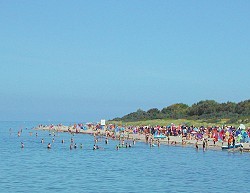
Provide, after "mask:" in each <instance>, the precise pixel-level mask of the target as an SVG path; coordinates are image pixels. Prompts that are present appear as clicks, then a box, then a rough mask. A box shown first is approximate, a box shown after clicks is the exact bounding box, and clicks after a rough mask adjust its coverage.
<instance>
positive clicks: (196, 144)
mask: <svg viewBox="0 0 250 193" xmlns="http://www.w3.org/2000/svg"><path fill="white" fill-rule="evenodd" d="M195 148H196V150H198V149H199V146H198V140H197V141H196V143H195Z"/></svg>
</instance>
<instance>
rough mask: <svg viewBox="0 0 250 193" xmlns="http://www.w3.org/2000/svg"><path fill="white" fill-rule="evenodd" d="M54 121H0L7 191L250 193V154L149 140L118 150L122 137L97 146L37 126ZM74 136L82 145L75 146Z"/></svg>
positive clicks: (2, 188) (1, 187) (83, 137)
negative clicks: (72, 145) (152, 143)
mask: <svg viewBox="0 0 250 193" xmlns="http://www.w3.org/2000/svg"><path fill="white" fill-rule="evenodd" d="M49 123H50V124H51V123H52V122H49ZM49 123H48V122H41V121H40V122H29V121H18V122H14V121H12V122H11V121H8V122H0V157H1V158H0V192H1V193H5V192H8V193H10V192H25V193H26V192H31V193H35V192H93V193H98V192H108V193H109V192H113V193H120V192H124V193H125V192H126V193H132V192H150V193H151V192H166V193H169V192H203V193H204V192H208V193H211V192H213V193H214V192H250V190H249V181H250V167H249V163H250V153H244V152H243V153H240V152H234V153H232V152H228V151H222V150H219V151H218V150H209V149H208V150H206V151H202V149H199V150H198V151H197V150H196V149H195V148H194V147H179V146H168V145H164V144H161V146H160V147H152V148H150V147H149V145H148V144H146V143H143V142H136V144H135V145H134V146H132V148H121V149H119V150H118V151H117V150H116V148H115V147H116V145H117V144H118V143H119V142H118V141H115V140H109V143H108V144H105V139H104V138H103V139H101V138H100V139H99V140H98V142H97V145H98V146H99V147H100V149H98V150H93V145H94V137H93V136H92V135H88V134H75V135H72V134H68V133H49V131H37V130H34V129H33V128H34V127H35V126H37V125H39V124H49ZM58 123H59V122H58ZM58 123H57V122H54V123H53V124H58ZM62 123H63V124H65V125H68V124H73V122H62ZM21 129H22V133H21V136H20V137H18V135H17V133H18V131H20V130H21ZM53 138H54V142H53ZM71 138H72V139H73V140H74V143H76V145H77V148H73V149H72V150H70V148H69V147H70V143H71ZM42 139H44V143H41V140H42ZM62 139H63V140H64V141H65V142H64V143H62ZM21 142H22V143H23V144H24V148H21ZM48 143H51V149H47V144H48ZM81 143H82V145H83V148H80V144H81Z"/></svg>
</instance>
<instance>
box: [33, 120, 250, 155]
mask: <svg viewBox="0 0 250 193" xmlns="http://www.w3.org/2000/svg"><path fill="white" fill-rule="evenodd" d="M34 130H43V131H51V132H67V133H70V134H90V135H93V136H94V137H95V136H96V137H98V136H104V137H106V136H107V132H110V131H108V130H106V129H94V128H89V129H85V130H83V129H79V130H78V129H77V128H74V126H65V125H56V126H54V125H53V126H43V125H39V126H38V127H35V128H34ZM113 133H114V132H113ZM114 135H115V137H111V136H108V138H110V139H114V140H117V141H121V140H136V141H138V142H143V143H149V142H147V141H146V135H145V134H143V133H128V134H123V136H122V137H121V134H117V133H115V134H114ZM126 135H127V137H125V136H126ZM149 138H152V141H153V144H155V142H158V143H160V145H167V146H173V147H174V146H176V147H193V148H196V147H195V146H196V143H197V145H198V149H203V140H201V139H199V140H197V139H185V138H182V137H181V136H169V141H168V139H167V137H166V138H164V139H159V140H158V139H154V137H153V135H152V134H150V135H149ZM222 145H227V144H226V142H223V143H222V142H218V141H217V142H215V144H214V141H213V138H207V142H206V148H205V150H208V149H209V150H216V151H218V150H221V151H223V150H222ZM242 145H243V148H241V149H240V148H232V149H227V151H228V152H237V151H244V152H250V144H249V143H242Z"/></svg>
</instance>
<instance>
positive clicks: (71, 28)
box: [0, 0, 250, 121]
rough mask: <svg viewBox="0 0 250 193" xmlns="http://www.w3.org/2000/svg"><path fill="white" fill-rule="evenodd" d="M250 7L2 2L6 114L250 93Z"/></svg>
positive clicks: (0, 95) (119, 109)
mask: <svg viewBox="0 0 250 193" xmlns="http://www.w3.org/2000/svg"><path fill="white" fill-rule="evenodd" d="M249 10H250V1H248V0H245V1H244V0H239V1H234V0H221V1H217V0H211V1H199V0H196V1H194V0H189V1H184V0H182V1H181V0H179V1H173V0H172V1H168V0H158V1H155V0H138V1H117V0H109V1H100V0H99V1H98V0H97V1H92V0H89V1H87V0H86V1H82V0H71V1H67V0H60V1H58V0H43V1H33V0H25V1H24V0H20V1H17V0H14V1H4V0H1V1H0V120H1V121H14V120H25V121H40V120H44V121H47V120H55V121H57V120H58V121H99V120H100V119H106V120H108V119H113V118H115V117H122V116H124V115H126V114H128V113H131V112H134V111H136V110H137V109H142V110H145V111H147V110H149V109H151V108H158V109H160V110H161V109H162V108H164V107H166V106H169V105H172V104H175V103H185V104H188V105H192V104H193V103H197V102H199V101H201V100H208V99H209V100H216V101H217V102H227V101H231V102H240V101H244V100H247V99H249V98H250V97H249V96H250V76H249V75H250V35H249V34H250V22H249V21H250V11H249Z"/></svg>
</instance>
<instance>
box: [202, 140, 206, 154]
mask: <svg viewBox="0 0 250 193" xmlns="http://www.w3.org/2000/svg"><path fill="white" fill-rule="evenodd" d="M202 147H203V151H205V149H206V142H205V139H203V144H202Z"/></svg>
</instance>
